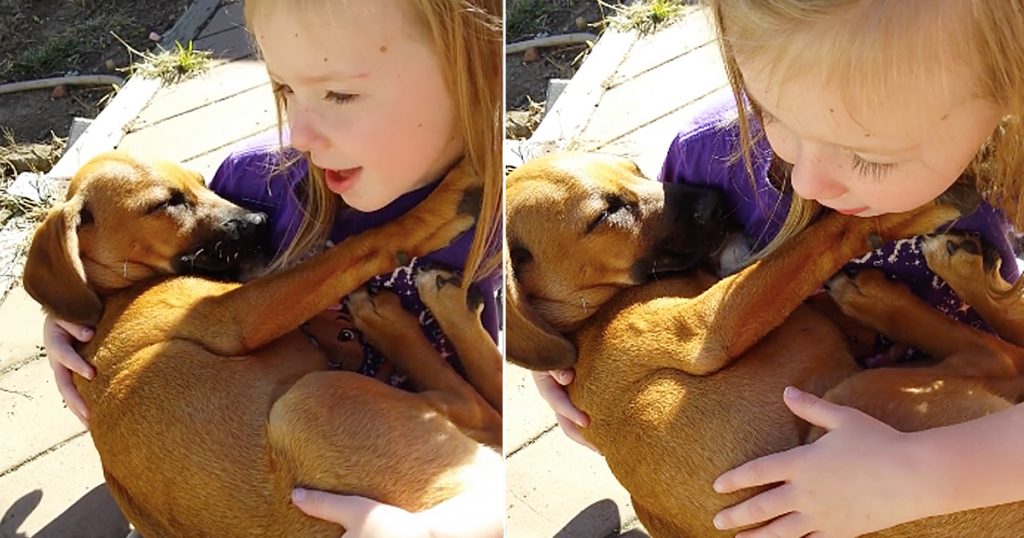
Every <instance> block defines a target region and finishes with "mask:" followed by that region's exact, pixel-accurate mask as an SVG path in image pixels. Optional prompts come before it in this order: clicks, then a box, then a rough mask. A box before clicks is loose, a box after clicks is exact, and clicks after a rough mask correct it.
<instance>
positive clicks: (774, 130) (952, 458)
mask: <svg viewBox="0 0 1024 538" xmlns="http://www.w3.org/2000/svg"><path fill="white" fill-rule="evenodd" d="M738 63H739V66H740V70H741V72H742V73H743V74H744V80H745V82H746V85H747V92H748V96H749V97H750V98H751V99H753V100H754V101H755V102H756V103H758V104H759V105H760V107H761V108H762V110H763V111H764V112H765V120H766V121H765V131H766V135H767V139H768V142H769V143H770V144H771V146H772V149H773V150H774V151H775V153H776V154H777V155H778V156H779V157H780V158H782V159H783V160H785V161H787V162H789V163H790V164H792V165H793V175H792V185H793V189H794V190H795V191H796V193H797V194H799V195H800V196H802V197H803V198H805V199H810V200H816V201H818V202H819V203H821V204H822V205H824V206H826V207H829V208H832V209H835V210H837V211H841V212H844V213H848V214H854V215H857V216H860V217H871V216H877V215H882V214H886V213H895V212H902V211H909V210H911V209H914V208H917V207H919V206H921V205H923V204H925V203H927V202H930V201H931V200H933V199H934V198H935V197H937V196H938V195H939V194H941V193H942V192H944V191H945V190H946V189H947V188H948V187H949V186H950V185H952V184H953V182H955V181H956V179H957V178H958V177H959V176H960V174H961V173H962V172H963V171H964V170H965V169H966V168H967V166H968V165H969V163H970V162H971V160H972V159H973V158H974V156H975V155H976V154H977V152H978V150H979V149H980V147H981V145H982V144H983V143H984V142H985V140H986V139H987V138H988V137H989V136H990V135H991V133H992V132H993V130H994V129H995V127H996V126H997V124H998V122H999V120H1000V118H1001V117H1002V116H1003V115H1005V114H1006V110H1005V109H1003V108H1002V107H999V106H997V105H995V104H993V103H991V102H989V101H986V100H984V99H982V98H979V97H978V96H977V95H975V94H973V93H972V90H971V88H970V86H969V84H968V81H970V80H972V78H971V76H969V73H970V72H969V71H968V70H966V69H957V68H953V69H950V71H948V72H946V73H944V74H945V75H946V76H945V81H946V82H947V83H948V84H947V85H943V84H942V83H941V82H939V81H937V80H922V81H919V82H918V83H917V84H910V85H908V86H907V87H906V91H907V94H906V95H904V96H887V97H889V99H887V100H886V101H885V102H883V101H881V99H879V102H878V103H865V106H859V107H856V108H855V109H853V110H851V108H850V107H848V106H847V105H848V104H852V103H851V100H849V99H844V98H843V97H844V96H843V95H842V94H841V93H840V92H839V91H838V88H837V87H835V86H834V85H829V84H826V83H825V82H823V81H822V80H820V79H818V78H815V77H811V76H803V77H798V78H790V79H787V80H785V81H784V83H781V81H780V79H778V78H774V77H773V76H772V73H770V71H768V70H766V69H765V66H764V65H762V64H758V63H757V62H756V61H753V60H752V59H744V58H739V59H738ZM900 97H902V98H904V101H903V102H906V103H910V106H895V105H894V103H896V102H898V99H899V98H900ZM908 97H909V98H908ZM572 374H573V373H572V371H571V370H559V371H552V372H536V373H535V374H534V379H535V381H536V383H537V387H538V390H539V391H540V393H541V396H542V397H543V398H544V399H545V400H546V401H547V402H548V403H549V405H551V406H552V408H553V409H554V410H555V412H556V415H558V419H559V420H558V422H559V425H560V426H561V427H562V429H563V430H564V431H565V432H566V434H567V435H568V436H569V437H570V438H572V439H574V440H576V441H578V442H581V443H583V444H586V443H585V442H584V441H583V440H582V436H581V433H580V428H582V427H586V426H587V424H588V422H589V419H588V417H587V416H586V414H585V413H583V412H582V411H580V410H579V409H577V408H576V407H574V406H573V405H572V402H571V401H570V400H569V398H568V396H567V394H566V392H565V389H564V385H566V384H568V383H569V382H571V380H572V377H573V375H572ZM784 401H785V403H786V405H787V406H788V407H789V408H790V409H791V410H792V411H793V412H794V414H796V415H798V416H799V417H801V418H803V419H805V420H807V421H809V422H811V423H813V424H815V425H818V426H821V427H823V428H825V429H826V430H828V431H829V433H827V434H826V435H825V436H823V437H822V438H821V439H819V440H818V441H816V442H815V443H813V444H811V445H806V446H803V447H799V448H796V449H793V450H790V451H786V452H782V453H779V454H774V455H771V456H767V457H764V458H760V459H758V460H754V461H753V462H750V463H747V464H745V465H743V466H740V467H738V468H736V469H733V470H732V471H729V472H727V473H725V474H723V475H722V476H721V477H719V479H718V480H717V481H716V482H715V484H714V486H715V490H716V491H719V492H722V493H726V492H732V491H737V490H741V489H744V488H749V487H753V486H758V485H768V484H774V483H781V484H782V485H780V486H777V487H775V488H772V489H770V490H768V491H767V492H765V493H762V494H760V495H757V496H755V497H753V498H751V499H749V500H747V501H745V502H743V503H740V504H738V505H736V506H734V507H731V508H728V509H726V510H723V511H722V512H721V513H719V514H718V515H717V516H716V517H715V524H716V526H718V527H719V528H722V529H732V528H738V527H741V526H745V525H757V524H762V525H763V526H761V527H758V528H755V529H752V530H748V531H744V532H741V533H739V534H738V535H737V536H740V537H742V538H768V537H776V538H777V537H792V538H799V537H803V536H813V537H815V538H820V537H825V536H827V537H847V536H858V535H860V534H864V533H868V532H873V531H876V530H880V529H883V528H887V527H891V526H894V525H897V524H900V523H903V522H907V521H912V520H915V519H920V518H924V517H928V516H933V515H938V514H943V513H949V512H955V511H960V510H966V509H971V508H976V507H981V506H991V505H995V504H1001V503H1005V502H1011V501H1018V500H1024V488H1022V487H1021V485H1020V484H1022V483H1024V460H1021V458H1019V455H1018V454H1017V453H1016V452H1015V451H1014V450H1013V449H1012V448H1004V447H1019V446H1021V443H1022V442H1024V428H1022V423H1024V407H1022V406H1020V405H1018V406H1016V407H1014V408H1012V409H1010V410H1007V411H1004V412H1001V413H996V414H994V415H990V416H989V417H986V418H985V419H980V420H975V421H971V422H968V423H964V424H960V425H957V426H952V427H948V428H939V429H935V430H929V431H926V432H920V433H913V434H904V433H901V432H898V431H896V430H894V429H892V428H890V427H889V426H887V425H885V424H883V423H881V422H879V421H877V420H875V419H873V418H871V417H869V416H867V415H865V414H863V413H861V412H859V411H857V410H855V409H852V408H848V407H842V406H837V405H834V404H830V403H828V402H825V401H823V400H820V399H818V398H815V397H814V396H811V395H807V394H804V393H802V392H800V391H798V390H795V389H792V388H791V389H787V392H786V394H785V398H784ZM982 439H984V441H982ZM588 446H589V445H588ZM979 447H987V448H984V449H981V448H979ZM591 448H593V447H591ZM937 471H938V472H937Z"/></svg>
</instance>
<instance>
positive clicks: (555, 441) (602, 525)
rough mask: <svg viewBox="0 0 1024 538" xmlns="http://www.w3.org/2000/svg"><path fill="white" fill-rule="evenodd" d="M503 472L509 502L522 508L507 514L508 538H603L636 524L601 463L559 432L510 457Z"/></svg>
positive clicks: (623, 493) (629, 506)
mask: <svg viewBox="0 0 1024 538" xmlns="http://www.w3.org/2000/svg"><path fill="white" fill-rule="evenodd" d="M505 472H506V476H507V479H506V482H507V484H508V496H509V498H510V499H514V500H516V501H518V502H519V503H522V506H521V507H519V506H517V508H516V511H515V512H510V513H509V514H508V521H509V526H508V529H507V532H508V536H509V537H513V536H555V535H556V534H557V535H559V536H563V537H565V538H570V537H576V538H582V537H605V536H609V535H616V534H618V533H619V531H620V530H622V522H632V521H633V520H634V519H635V514H634V513H633V506H632V503H631V502H630V500H629V494H628V493H626V490H625V489H623V488H622V486H621V485H620V484H619V483H618V481H616V480H615V477H614V476H612V474H611V472H610V471H609V470H608V466H607V464H605V461H604V458H602V457H601V456H600V455H598V454H596V453H594V452H592V451H590V450H588V449H586V448H583V447H581V446H580V445H578V444H576V443H575V442H574V441H572V440H570V439H569V438H568V437H566V436H565V435H563V434H562V433H561V432H560V431H552V432H550V433H547V434H545V435H543V436H541V437H540V439H538V440H537V441H536V442H535V443H533V444H531V445H529V446H527V447H525V448H523V449H522V450H520V451H519V452H517V453H515V454H514V455H513V456H511V457H509V458H508V460H507V463H506V471H505ZM595 505H597V507H596V508H593V507H594V506H595ZM516 516H519V517H516ZM513 523H515V524H513ZM570 523H571V526H570Z"/></svg>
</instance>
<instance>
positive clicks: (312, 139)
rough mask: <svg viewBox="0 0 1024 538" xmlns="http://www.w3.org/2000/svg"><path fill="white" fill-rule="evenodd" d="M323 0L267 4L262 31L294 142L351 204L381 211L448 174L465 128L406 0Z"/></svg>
mask: <svg viewBox="0 0 1024 538" xmlns="http://www.w3.org/2000/svg"><path fill="white" fill-rule="evenodd" d="M281 4H285V3H283V2H282V3H281ZM325 5H330V6H331V7H330V8H328V11H329V12H314V10H312V9H308V10H302V9H295V8H288V9H282V8H279V7H278V8H268V11H267V12H266V13H264V14H262V15H261V16H260V17H259V18H258V20H257V21H255V23H256V24H255V25H254V26H255V34H256V40H257V42H258V43H259V47H260V49H261V51H262V53H263V58H264V60H265V61H266V64H267V70H268V71H269V72H270V77H271V79H272V80H273V82H274V84H275V87H276V88H277V90H278V91H280V92H281V94H282V95H283V97H284V99H285V101H286V103H287V117H288V126H289V130H290V134H291V144H292V145H293V146H294V147H296V148H297V149H299V150H302V151H307V152H309V154H310V157H311V159H312V161H313V164H315V165H316V166H318V167H320V168H323V169H324V170H325V171H326V174H325V175H326V181H327V188H328V189H330V190H331V191H332V192H334V193H337V194H338V195H340V196H341V197H342V198H343V199H344V200H345V203H346V204H348V205H349V206H351V207H353V208H355V209H357V210H359V211H373V210H376V209H380V208H381V207H384V206H385V205H387V204H389V203H390V202H391V201H393V200H394V199H395V198H398V197H399V196H401V195H402V194H405V193H407V192H409V191H411V190H414V189H416V188H419V187H421V186H423V185H426V184H428V183H430V182H432V181H434V180H436V179H438V178H439V177H440V176H441V175H442V174H444V172H446V171H447V170H448V169H449V168H450V167H451V166H452V165H453V164H454V163H455V162H456V161H457V160H458V159H459V157H460V156H461V155H462V152H463V143H462V136H461V133H460V132H459V129H457V128H456V119H455V112H454V108H453V103H452V98H451V96H450V94H449V92H448V89H447V87H446V85H445V81H444V75H443V73H442V71H441V65H440V62H439V61H438V58H437V56H436V55H435V54H434V52H433V51H432V50H431V48H430V47H429V46H428V45H427V38H426V37H425V36H424V35H422V34H423V31H422V30H421V29H420V28H419V25H418V24H417V23H416V22H415V21H413V20H410V19H411V15H410V14H408V13H406V11H407V10H406V9H403V5H402V0H381V1H377V2H339V3H334V4H330V3H326V2H325Z"/></svg>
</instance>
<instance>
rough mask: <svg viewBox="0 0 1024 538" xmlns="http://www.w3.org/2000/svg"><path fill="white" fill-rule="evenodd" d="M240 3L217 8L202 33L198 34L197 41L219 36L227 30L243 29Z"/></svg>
mask: <svg viewBox="0 0 1024 538" xmlns="http://www.w3.org/2000/svg"><path fill="white" fill-rule="evenodd" d="M242 6H243V4H242V2H232V3H230V4H227V5H222V6H220V7H219V8H217V12H216V13H214V15H213V17H211V18H210V22H208V23H207V24H206V28H203V31H202V32H199V37H198V38H199V39H203V38H206V37H210V36H212V35H214V34H220V33H223V32H225V31H228V30H233V29H236V28H243V27H244V26H243V21H242V19H243V14H242Z"/></svg>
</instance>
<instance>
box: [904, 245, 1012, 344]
mask: <svg viewBox="0 0 1024 538" xmlns="http://www.w3.org/2000/svg"><path fill="white" fill-rule="evenodd" d="M924 254H925V258H926V259H927V260H928V267H929V268H930V269H931V270H932V271H935V274H937V275H939V276H940V277H942V280H945V281H946V284H949V287H951V288H953V291H955V292H956V294H957V295H958V296H959V297H960V298H961V299H963V300H964V302H966V303H967V304H969V305H971V306H972V307H973V308H974V309H975V310H976V311H977V312H978V314H979V315H980V316H981V318H982V319H984V320H985V322H986V323H988V324H989V325H990V326H991V327H992V328H993V329H995V331H996V334H998V335H999V336H1001V337H1002V338H1005V339H1006V340H1009V341H1010V342H1013V343H1014V344H1016V345H1018V346H1024V302H1022V301H1021V300H1020V297H1017V296H1000V295H999V293H1000V292H1006V291H1007V290H1009V289H1010V287H1011V286H1010V284H1008V283H1007V282H1006V281H1005V280H1003V277H1002V275H1000V274H999V255H998V253H994V252H990V251H986V249H985V247H984V246H982V244H981V241H980V240H979V239H978V238H976V237H973V236H970V235H966V234H953V233H948V234H940V235H936V236H932V237H928V238H926V239H925V240H924Z"/></svg>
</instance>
